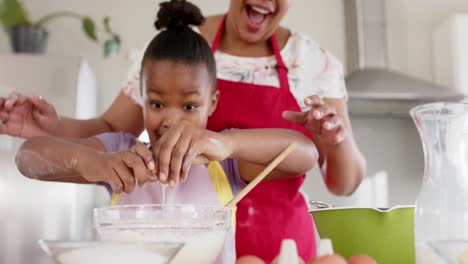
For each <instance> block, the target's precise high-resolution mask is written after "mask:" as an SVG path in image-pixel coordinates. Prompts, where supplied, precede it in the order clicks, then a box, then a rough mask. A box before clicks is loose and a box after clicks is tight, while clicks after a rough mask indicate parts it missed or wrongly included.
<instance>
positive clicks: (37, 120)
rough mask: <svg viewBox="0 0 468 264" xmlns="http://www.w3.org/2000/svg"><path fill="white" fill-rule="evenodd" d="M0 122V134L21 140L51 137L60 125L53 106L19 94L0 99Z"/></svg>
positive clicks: (37, 97) (33, 97)
mask: <svg viewBox="0 0 468 264" xmlns="http://www.w3.org/2000/svg"><path fill="white" fill-rule="evenodd" d="M0 120H1V122H0V134H7V135H10V136H14V137H22V138H31V137H36V136H45V135H53V134H54V132H55V131H56V130H57V128H58V126H59V123H60V119H59V116H58V114H57V112H56V111H55V108H54V106H53V105H51V104H49V103H48V102H46V101H45V100H43V99H42V98H41V97H40V96H32V97H27V96H25V95H22V94H19V93H12V94H10V95H9V96H8V97H6V98H3V97H0Z"/></svg>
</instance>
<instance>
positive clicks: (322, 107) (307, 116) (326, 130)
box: [283, 95, 348, 145]
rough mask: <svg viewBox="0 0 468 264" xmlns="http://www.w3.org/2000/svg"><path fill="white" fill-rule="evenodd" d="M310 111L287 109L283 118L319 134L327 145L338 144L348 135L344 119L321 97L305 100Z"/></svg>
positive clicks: (314, 133)
mask: <svg viewBox="0 0 468 264" xmlns="http://www.w3.org/2000/svg"><path fill="white" fill-rule="evenodd" d="M304 102H305V104H306V105H307V106H310V110H309V111H305V112H292V111H285V112H284V113H283V118H284V119H286V120H288V121H291V122H293V123H297V124H300V125H302V126H304V127H305V128H306V129H307V130H309V131H310V132H311V133H312V134H313V135H314V136H318V137H320V138H321V140H322V141H323V142H324V143H325V144H327V145H337V144H339V143H341V142H343V140H344V139H345V138H346V136H347V135H348V132H347V129H346V126H345V125H344V122H343V120H342V119H341V117H340V116H339V115H337V113H336V109H335V107H334V106H332V105H329V104H326V103H325V102H324V101H323V100H322V99H321V98H320V97H318V96H316V95H314V96H310V97H307V98H306V99H305V100H304Z"/></svg>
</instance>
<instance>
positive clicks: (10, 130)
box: [0, 92, 143, 138]
mask: <svg viewBox="0 0 468 264" xmlns="http://www.w3.org/2000/svg"><path fill="white" fill-rule="evenodd" d="M0 120H2V122H0V134H7V135H11V136H15V137H22V138H31V137H36V136H46V135H54V136H62V137H70V138H84V137H89V136H93V135H97V134H100V133H104V132H111V131H125V132H128V133H131V134H133V135H135V136H138V135H139V134H140V133H141V132H142V131H143V112H142V109H141V107H140V106H139V105H137V104H135V103H134V102H133V101H132V99H131V98H129V97H128V96H127V95H126V94H125V93H123V92H120V94H119V96H118V97H117V98H116V99H115V100H114V102H113V103H112V105H111V106H110V107H109V108H108V109H107V110H106V112H105V113H104V114H102V115H101V116H100V117H97V118H94V119H89V120H78V119H73V118H67V117H59V115H58V114H57V112H56V110H55V108H54V106H53V105H51V104H49V103H48V102H47V101H45V100H44V99H42V98H41V97H39V96H32V97H27V96H25V95H22V94H18V93H14V94H11V95H10V96H9V97H8V98H0Z"/></svg>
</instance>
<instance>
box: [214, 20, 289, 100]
mask: <svg viewBox="0 0 468 264" xmlns="http://www.w3.org/2000/svg"><path fill="white" fill-rule="evenodd" d="M225 25H226V16H224V17H223V19H222V20H221V23H219V27H218V31H217V32H216V36H215V38H214V40H213V42H212V43H211V51H213V53H214V52H215V51H216V50H217V49H218V47H219V44H220V43H221V39H222V37H223V31H224V26H225ZM270 42H271V47H272V48H273V53H274V54H275V58H276V62H277V63H278V65H277V66H276V68H277V71H278V78H279V83H280V87H281V89H286V90H288V91H289V80H288V68H286V65H285V64H284V61H283V58H282V57H281V50H280V48H279V47H278V41H277V40H276V35H275V34H273V35H272V36H271V38H270Z"/></svg>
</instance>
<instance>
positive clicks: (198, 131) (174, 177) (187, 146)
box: [153, 121, 232, 187]
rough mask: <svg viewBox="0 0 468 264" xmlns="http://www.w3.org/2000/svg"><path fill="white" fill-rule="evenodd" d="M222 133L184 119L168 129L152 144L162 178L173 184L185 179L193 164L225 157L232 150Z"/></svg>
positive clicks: (157, 167)
mask: <svg viewBox="0 0 468 264" xmlns="http://www.w3.org/2000/svg"><path fill="white" fill-rule="evenodd" d="M222 139H223V137H222V135H221V134H220V133H215V132H212V131H209V130H207V129H205V128H200V127H197V126H194V125H193V124H191V123H189V122H187V121H182V122H180V123H179V124H178V125H176V126H174V127H171V128H170V129H169V130H168V131H166V132H165V133H164V134H163V135H162V136H161V138H160V139H159V140H158V142H157V143H156V144H155V145H154V146H153V155H154V160H155V162H156V170H157V172H158V174H157V175H158V177H159V180H160V181H161V182H168V183H169V184H170V186H171V187H174V186H175V184H176V183H177V182H179V180H180V181H182V182H185V181H186V180H187V176H188V172H189V169H190V167H191V165H192V164H193V165H199V164H203V163H207V162H209V161H211V160H224V159H226V158H227V157H229V156H230V155H231V153H232V150H231V148H230V147H229V144H227V143H226V142H224V141H223V140H222Z"/></svg>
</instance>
